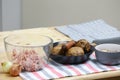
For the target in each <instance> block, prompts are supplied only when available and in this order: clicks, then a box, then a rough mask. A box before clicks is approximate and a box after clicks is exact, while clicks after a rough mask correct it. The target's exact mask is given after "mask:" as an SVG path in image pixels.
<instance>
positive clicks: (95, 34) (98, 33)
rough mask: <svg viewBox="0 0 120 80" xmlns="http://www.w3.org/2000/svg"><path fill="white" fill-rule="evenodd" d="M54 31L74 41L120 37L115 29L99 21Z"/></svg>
mask: <svg viewBox="0 0 120 80" xmlns="http://www.w3.org/2000/svg"><path fill="white" fill-rule="evenodd" d="M56 30H58V31H59V32H61V33H63V34H64V35H67V36H69V37H70V38H71V39H73V40H75V41H77V40H79V39H86V40H88V41H89V42H93V41H94V40H97V39H108V38H115V37H120V31H119V30H118V29H117V28H115V27H112V26H110V25H108V24H107V23H106V22H104V21H103V20H101V19H100V20H95V21H90V22H86V23H82V24H74V25H65V26H59V27H56Z"/></svg>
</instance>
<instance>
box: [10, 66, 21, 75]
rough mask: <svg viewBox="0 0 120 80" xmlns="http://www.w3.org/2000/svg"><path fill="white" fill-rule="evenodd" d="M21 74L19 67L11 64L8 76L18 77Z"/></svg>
mask: <svg viewBox="0 0 120 80" xmlns="http://www.w3.org/2000/svg"><path fill="white" fill-rule="evenodd" d="M20 72H21V65H19V64H13V65H12V66H11V68H10V75H11V76H14V77H15V76H18V75H19V73H20Z"/></svg>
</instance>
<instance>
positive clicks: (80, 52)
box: [66, 47, 84, 56]
mask: <svg viewBox="0 0 120 80" xmlns="http://www.w3.org/2000/svg"><path fill="white" fill-rule="evenodd" d="M80 55H84V50H83V49H82V48H81V47H72V48H70V49H69V50H68V51H67V53H66V56H80Z"/></svg>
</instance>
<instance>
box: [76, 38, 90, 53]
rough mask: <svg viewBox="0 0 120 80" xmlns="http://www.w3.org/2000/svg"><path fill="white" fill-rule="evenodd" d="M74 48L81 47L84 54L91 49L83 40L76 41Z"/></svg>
mask: <svg viewBox="0 0 120 80" xmlns="http://www.w3.org/2000/svg"><path fill="white" fill-rule="evenodd" d="M75 46H77V47H82V48H83V50H84V51H85V52H89V51H90V48H91V45H90V43H89V42H88V41H87V40H85V39H80V40H79V41H77V42H76V44H75Z"/></svg>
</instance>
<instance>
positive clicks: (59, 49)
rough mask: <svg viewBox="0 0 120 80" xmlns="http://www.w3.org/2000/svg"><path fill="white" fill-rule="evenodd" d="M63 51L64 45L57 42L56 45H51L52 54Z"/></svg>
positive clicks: (58, 53) (59, 53) (60, 53)
mask: <svg viewBox="0 0 120 80" xmlns="http://www.w3.org/2000/svg"><path fill="white" fill-rule="evenodd" d="M64 52H65V45H64V44H58V45H57V46H55V47H53V49H52V54H53V55H63V54H64Z"/></svg>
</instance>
